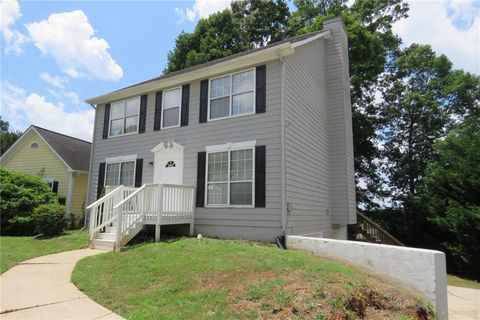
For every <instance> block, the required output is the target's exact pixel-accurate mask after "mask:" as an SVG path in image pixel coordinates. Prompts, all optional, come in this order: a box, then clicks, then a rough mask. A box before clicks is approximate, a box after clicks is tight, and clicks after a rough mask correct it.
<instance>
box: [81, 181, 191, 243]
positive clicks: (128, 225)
mask: <svg viewBox="0 0 480 320" xmlns="http://www.w3.org/2000/svg"><path fill="white" fill-rule="evenodd" d="M194 195H195V188H194V187H192V186H185V185H173V184H144V185H143V186H142V187H140V188H132V187H124V186H119V187H115V188H112V187H107V188H106V194H105V196H103V197H102V198H100V199H98V200H97V201H95V202H94V203H92V204H91V205H90V206H88V207H87V210H89V213H90V216H89V218H90V225H89V237H90V242H89V245H90V247H91V248H97V249H102V250H115V251H119V250H120V249H121V248H122V247H124V246H125V245H126V244H127V243H128V242H129V241H130V240H132V239H133V238H134V237H135V236H136V235H137V234H138V233H139V232H140V231H141V230H142V229H143V226H144V225H146V224H150V225H155V226H156V227H157V228H156V230H157V231H158V236H157V235H156V239H158V238H159V232H160V226H161V225H170V224H184V223H187V224H190V233H193V222H194Z"/></svg>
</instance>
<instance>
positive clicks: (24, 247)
mask: <svg viewBox="0 0 480 320" xmlns="http://www.w3.org/2000/svg"><path fill="white" fill-rule="evenodd" d="M87 244H88V242H87V233H86V232H85V231H79V230H72V231H66V233H65V234H64V235H62V236H58V237H54V238H49V239H37V238H35V237H11V236H2V237H0V249H1V250H0V272H1V273H3V272H5V271H7V270H8V269H10V268H11V267H13V266H14V265H16V264H17V263H19V262H22V261H25V260H28V259H31V258H35V257H39V256H43V255H47V254H52V253H57V252H62V251H68V250H73V249H80V248H85V247H86V246H87Z"/></svg>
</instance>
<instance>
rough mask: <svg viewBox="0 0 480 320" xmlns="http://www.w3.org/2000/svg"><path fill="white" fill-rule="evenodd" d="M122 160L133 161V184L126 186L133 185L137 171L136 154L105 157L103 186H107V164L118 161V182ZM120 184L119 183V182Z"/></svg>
mask: <svg viewBox="0 0 480 320" xmlns="http://www.w3.org/2000/svg"><path fill="white" fill-rule="evenodd" d="M123 162H133V163H134V164H133V186H127V187H133V188H134V187H135V175H136V173H137V155H136V154H132V155H128V156H118V157H113V158H106V159H105V174H104V177H103V186H104V187H106V186H107V166H108V165H109V164H115V163H118V164H119V165H120V167H119V170H118V183H120V176H121V174H122V163H123ZM119 185H120V184H119Z"/></svg>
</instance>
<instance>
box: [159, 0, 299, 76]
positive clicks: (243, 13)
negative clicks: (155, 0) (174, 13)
mask: <svg viewBox="0 0 480 320" xmlns="http://www.w3.org/2000/svg"><path fill="white" fill-rule="evenodd" d="M231 7H232V8H231V9H225V10H224V11H222V12H218V13H214V14H212V15H210V16H209V17H208V18H204V19H200V20H199V21H198V23H197V26H196V27H195V30H194V31H193V32H192V33H186V32H182V33H181V34H180V35H179V36H178V37H177V39H176V41H175V47H174V48H173V49H172V50H171V51H170V52H169V53H168V59H167V68H166V69H165V70H164V72H165V73H168V72H172V71H177V70H181V69H184V68H187V67H191V66H194V65H197V64H201V63H204V62H208V61H212V60H215V59H219V58H223V57H227V56H229V55H232V54H235V53H239V52H243V51H246V50H249V49H252V48H254V47H255V46H257V47H258V46H264V45H266V44H268V43H270V42H274V41H278V40H282V39H284V38H285V37H286V36H287V32H288V28H287V23H288V17H289V15H290V11H289V9H288V6H287V4H286V3H285V1H283V0H276V1H262V0H248V1H247V0H242V1H234V2H232V5H231Z"/></svg>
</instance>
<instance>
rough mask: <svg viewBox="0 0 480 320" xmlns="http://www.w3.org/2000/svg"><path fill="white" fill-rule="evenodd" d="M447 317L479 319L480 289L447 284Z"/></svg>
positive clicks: (450, 319) (468, 319)
mask: <svg viewBox="0 0 480 320" xmlns="http://www.w3.org/2000/svg"><path fill="white" fill-rule="evenodd" d="M448 319H449V320H480V290H476V289H468V288H460V287H454V286H448Z"/></svg>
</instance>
